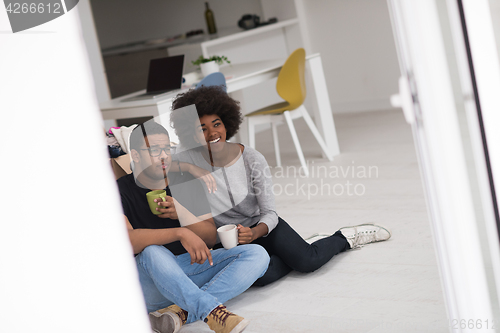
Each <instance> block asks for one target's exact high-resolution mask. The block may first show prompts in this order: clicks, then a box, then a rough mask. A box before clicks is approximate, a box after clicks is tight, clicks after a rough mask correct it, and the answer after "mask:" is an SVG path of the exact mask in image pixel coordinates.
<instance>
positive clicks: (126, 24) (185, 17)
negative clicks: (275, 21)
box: [92, 0, 262, 48]
mask: <svg viewBox="0 0 500 333" xmlns="http://www.w3.org/2000/svg"><path fill="white" fill-rule="evenodd" d="M208 3H209V6H210V9H212V11H213V13H214V17H215V23H216V25H217V29H219V30H220V29H224V28H228V27H236V26H237V22H238V20H239V19H240V18H241V16H242V15H243V14H257V15H259V16H262V8H261V5H260V1H259V0H216V1H208ZM92 9H93V12H94V20H95V22H96V26H97V31H98V35H99V41H100V43H101V47H102V48H108V47H110V46H116V45H120V44H125V43H130V42H137V41H143V40H147V39H155V38H164V37H167V36H173V35H178V34H183V33H186V32H188V31H190V30H196V29H203V30H204V31H205V32H206V31H207V25H206V22H205V15H204V13H205V1H204V0H182V1H179V0H148V1H137V0H106V1H102V0H92Z"/></svg>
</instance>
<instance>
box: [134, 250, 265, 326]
mask: <svg viewBox="0 0 500 333" xmlns="http://www.w3.org/2000/svg"><path fill="white" fill-rule="evenodd" d="M212 258H213V262H214V265H213V266H210V264H208V261H207V262H205V263H204V264H202V265H199V264H193V265H191V259H190V256H189V254H187V253H186V254H183V255H180V256H177V257H176V256H174V255H173V254H172V253H171V252H170V251H168V250H167V249H165V248H164V247H163V246H154V245H153V246H148V247H147V248H146V249H145V250H144V251H143V252H141V254H139V255H138V256H137V257H136V261H137V263H138V268H139V278H140V280H141V286H142V288H143V292H144V296H145V298H146V304H147V307H148V311H149V312H151V311H154V310H157V309H159V308H162V307H166V306H169V305H171V304H173V303H175V304H177V305H178V306H180V307H181V308H182V309H184V310H187V311H188V313H189V315H188V320H187V322H188V323H190V322H193V321H196V320H202V319H204V318H206V317H207V316H208V314H209V313H210V312H211V311H212V310H213V309H215V308H216V307H217V306H218V305H220V304H222V303H224V302H226V301H227V300H229V299H231V298H233V297H235V296H237V295H239V294H241V293H242V292H243V291H245V290H246V289H248V288H249V287H250V286H251V285H252V283H253V282H254V281H255V280H256V279H257V278H259V277H260V276H262V275H263V274H264V273H265V272H266V269H267V266H268V264H269V256H268V255H267V252H266V251H265V250H264V249H263V248H262V247H260V246H258V245H242V246H237V247H235V248H232V249H231V250H224V249H220V250H215V251H212Z"/></svg>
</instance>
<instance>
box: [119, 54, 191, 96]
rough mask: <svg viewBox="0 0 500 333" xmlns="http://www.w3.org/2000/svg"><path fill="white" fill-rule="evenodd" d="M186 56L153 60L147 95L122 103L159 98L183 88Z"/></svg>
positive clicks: (150, 64) (150, 65) (150, 67)
mask: <svg viewBox="0 0 500 333" xmlns="http://www.w3.org/2000/svg"><path fill="white" fill-rule="evenodd" d="M183 68H184V55H183V54H182V55H177V56H172V57H166V58H159V59H151V61H150V62H149V73H148V85H147V87H146V93H144V94H141V95H137V96H133V97H129V98H126V99H124V100H122V102H128V101H135V100H140V99H149V98H157V97H159V96H163V95H165V94H166V93H168V92H171V91H174V90H179V89H181V87H182V71H183Z"/></svg>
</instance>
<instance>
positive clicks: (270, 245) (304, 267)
mask: <svg viewBox="0 0 500 333" xmlns="http://www.w3.org/2000/svg"><path fill="white" fill-rule="evenodd" d="M278 219H279V220H278V225H277V226H276V228H274V229H273V231H271V233H270V234H269V235H268V236H267V237H261V238H259V239H257V240H255V241H254V243H255V244H259V245H261V246H263V247H264V248H265V249H266V250H267V252H268V253H269V255H270V256H271V260H272V257H273V256H278V257H279V258H280V259H281V261H282V262H283V264H284V265H285V266H288V267H289V268H290V269H293V270H296V271H299V272H303V273H308V272H312V271H315V270H317V269H318V268H320V267H321V266H323V265H324V264H325V263H327V262H328V261H329V260H330V259H331V258H332V257H333V256H334V255H336V254H338V253H340V252H343V251H345V250H347V249H349V248H350V246H349V243H348V242H347V240H346V239H345V237H344V236H343V235H342V234H341V233H340V231H337V232H336V233H335V234H333V235H332V236H330V237H326V238H323V239H320V240H318V241H317V242H314V243H312V244H308V243H307V242H306V241H305V240H304V239H303V238H302V237H300V235H299V234H297V232H296V231H295V230H293V228H292V227H290V225H288V223H286V221H285V220H283V219H282V218H278ZM284 265H282V264H281V263H279V262H278V265H276V268H277V269H276V271H278V273H279V272H284ZM276 271H275V269H272V267H269V269H268V271H267V272H266V274H264V276H263V277H262V278H260V279H259V280H263V281H264V280H266V281H267V280H271V279H268V277H271V276H272V275H274V276H277V277H278V278H281V277H283V276H284V275H286V274H284V275H281V276H280V274H276V273H277V272H276ZM287 273H288V272H287ZM268 274H269V276H266V275H268ZM274 281H276V280H274ZM271 282H272V281H271ZM268 283H270V282H268Z"/></svg>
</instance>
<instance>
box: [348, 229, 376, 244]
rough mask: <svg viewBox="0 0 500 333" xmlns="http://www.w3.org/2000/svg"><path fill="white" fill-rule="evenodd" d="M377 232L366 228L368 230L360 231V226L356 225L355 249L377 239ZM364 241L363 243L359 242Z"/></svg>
mask: <svg viewBox="0 0 500 333" xmlns="http://www.w3.org/2000/svg"><path fill="white" fill-rule="evenodd" d="M376 233H377V232H376V231H375V230H366V231H358V228H356V227H354V240H353V242H352V243H353V247H352V248H353V249H359V248H362V247H363V246H364V244H368V243H370V240H371V241H375V240H376V239H375V234H376ZM361 242H363V243H364V244H363V245H360V244H359V243H361Z"/></svg>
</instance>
